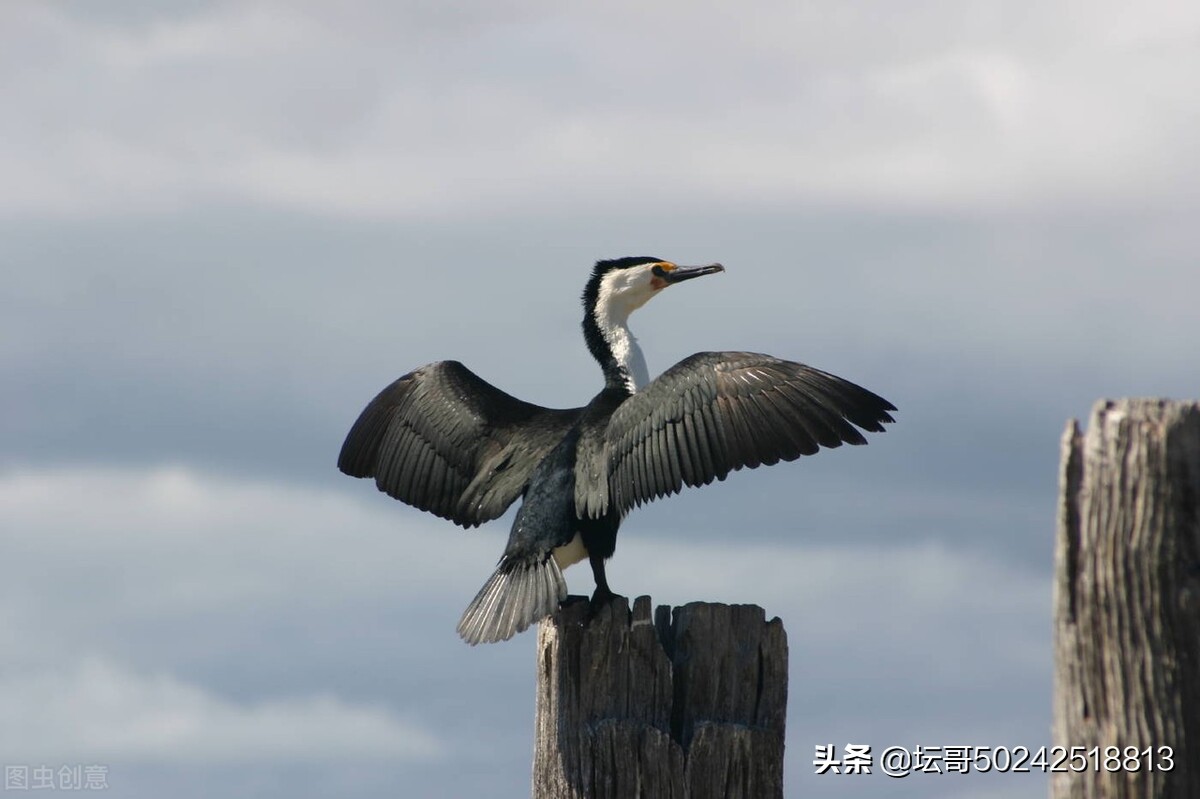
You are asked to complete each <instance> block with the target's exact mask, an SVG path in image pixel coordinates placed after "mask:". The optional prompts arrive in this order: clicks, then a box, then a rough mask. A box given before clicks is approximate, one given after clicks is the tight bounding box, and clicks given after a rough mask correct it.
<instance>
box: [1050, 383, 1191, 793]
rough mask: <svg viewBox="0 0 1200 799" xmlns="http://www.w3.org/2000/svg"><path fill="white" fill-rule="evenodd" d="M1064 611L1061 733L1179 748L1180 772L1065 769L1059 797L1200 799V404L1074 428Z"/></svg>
mask: <svg viewBox="0 0 1200 799" xmlns="http://www.w3.org/2000/svg"><path fill="white" fill-rule="evenodd" d="M1054 617H1055V621H1054V625H1055V679H1054V697H1055V699H1054V743H1055V745H1057V746H1066V747H1071V746H1082V747H1087V748H1091V747H1093V746H1098V747H1100V753H1101V755H1100V756H1101V758H1103V756H1104V754H1103V753H1104V748H1105V747H1108V746H1117V747H1121V748H1122V749H1124V748H1125V747H1127V746H1133V747H1137V748H1138V749H1139V750H1140V749H1144V748H1145V747H1148V746H1150V747H1155V748H1157V747H1159V746H1170V747H1172V748H1173V749H1174V755H1173V758H1172V760H1173V761H1174V768H1173V769H1172V770H1171V771H1159V770H1153V771H1151V770H1147V769H1146V767H1145V760H1144V759H1143V761H1142V767H1141V768H1140V769H1139V770H1138V771H1136V772H1130V771H1116V772H1107V771H1105V770H1104V768H1103V761H1101V769H1100V770H1099V771H1098V772H1097V771H1096V770H1095V769H1094V768H1093V767H1092V766H1091V765H1090V764H1089V767H1088V769H1087V770H1086V771H1084V772H1082V773H1068V774H1055V775H1054V777H1053V782H1052V786H1051V795H1052V796H1053V797H1054V799H1067V798H1068V797H1070V799H1083V798H1084V797H1086V798H1087V799H1115V798H1117V797H1121V798H1122V799H1124V798H1125V797H1128V798H1129V799H1143V797H1155V799H1182V797H1196V798H1197V799H1200V403H1197V402H1169V401H1165V400H1119V401H1114V402H1100V403H1097V404H1096V406H1095V408H1094V409H1093V410H1092V418H1091V420H1090V422H1089V426H1088V430H1087V433H1086V434H1081V433H1080V431H1079V426H1078V425H1077V424H1076V423H1075V422H1074V421H1072V422H1071V423H1070V424H1069V425H1068V426H1067V430H1066V433H1065V434H1064V436H1063V446H1062V467H1061V473H1060V500H1059V511H1058V538H1057V542H1056V546H1055V590H1054ZM1122 754H1123V753H1122ZM1156 757H1157V755H1156ZM1156 765H1157V764H1156Z"/></svg>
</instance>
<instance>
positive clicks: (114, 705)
mask: <svg viewBox="0 0 1200 799" xmlns="http://www.w3.org/2000/svg"><path fill="white" fill-rule="evenodd" d="M0 715H2V716H3V717H4V718H5V719H7V723H6V724H5V725H4V726H3V727H2V728H0V751H3V752H4V753H5V757H6V758H8V761H9V762H14V761H25V762H67V761H75V762H82V761H91V762H96V761H100V762H112V761H113V760H117V759H124V760H126V761H128V760H135V761H146V760H155V761H160V762H161V761H168V762H179V761H190V762H206V763H222V762H230V761H241V762H258V763H262V762H264V761H278V760H304V761H313V760H317V761H323V760H341V759H346V758H397V759H401V760H428V759H431V758H438V757H440V756H441V755H442V754H443V752H444V746H443V744H442V743H441V742H440V741H438V740H437V739H436V738H435V737H434V735H433V734H431V733H430V732H428V731H427V730H425V729H422V728H421V727H419V726H417V725H414V724H411V723H409V722H406V721H404V720H402V719H398V718H396V717H395V715H393V714H392V713H391V712H389V711H387V710H385V709H383V708H380V707H372V706H368V705H361V704H357V705H356V704H350V703H347V702H344V701H341V700H339V699H337V698H335V697H332V696H328V695H318V696H304V697H291V698H286V699H279V700H268V701H259V702H250V703H238V702H234V701H231V700H229V699H224V698H221V697H219V696H215V695H213V694H212V693H210V692H208V691H206V690H204V689H202V688H201V687H199V686H196V685H193V684H189V683H187V682H184V681H182V680H180V679H178V678H176V677H173V676H171V675H170V674H165V673H160V674H149V675H148V674H139V673H135V672H133V671H131V670H129V669H127V668H122V667H120V666H118V665H117V664H115V663H113V662H111V661H109V660H107V659H105V658H102V657H85V658H83V659H81V660H80V661H78V662H77V663H75V664H73V665H72V666H71V667H68V668H62V667H56V668H53V669H47V670H41V671H38V672H26V673H18V674H12V673H10V674H6V675H4V676H3V677H0Z"/></svg>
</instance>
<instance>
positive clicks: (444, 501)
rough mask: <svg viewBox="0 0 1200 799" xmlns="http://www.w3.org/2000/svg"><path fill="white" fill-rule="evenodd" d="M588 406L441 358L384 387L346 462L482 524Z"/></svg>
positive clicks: (395, 491) (403, 494) (406, 494)
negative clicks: (504, 387)
mask: <svg viewBox="0 0 1200 799" xmlns="http://www.w3.org/2000/svg"><path fill="white" fill-rule="evenodd" d="M581 411H582V409H580V408H574V409H570V410H556V409H551V408H543V407H540V406H538V405H533V404H531V403H528V402H523V401H521V400H519V399H516V398H515V397H512V396H510V395H508V394H506V393H504V392H503V391H501V390H500V389H498V388H496V387H495V386H493V385H491V384H490V383H488V382H487V381H485V380H483V379H482V378H481V377H479V376H478V375H476V374H475V373H474V372H472V371H471V370H470V369H468V368H467V367H465V366H463V365H462V364H461V363H458V362H457V361H438V362H437V363H431V364H428V365H426V366H422V367H421V368H420V369H416V370H414V371H412V372H409V373H408V374H406V375H404V376H403V377H401V378H399V379H398V380H396V381H395V382H393V383H392V384H391V385H389V386H388V387H387V388H385V389H384V390H383V391H381V392H379V395H378V396H376V397H375V399H373V400H372V401H371V403H370V404H369V405H367V407H366V408H365V409H364V410H363V412H362V414H360V415H359V417H358V421H356V422H355V423H354V426H353V427H352V428H351V429H350V432H349V434H348V435H347V436H346V441H345V443H344V444H342V451H341V454H340V455H339V456H338V468H339V469H341V470H342V471H343V472H345V473H346V474H348V475H350V476H351V477H371V478H374V479H375V484H376V485H377V486H378V488H379V490H380V491H383V492H385V493H387V494H388V495H389V496H392V497H395V498H396V499H399V500H401V501H402V502H406V503H408V504H409V505H412V506H414V507H416V508H420V509H421V510H425V511H429V512H430V513H434V514H436V515H438V516H441V517H442V518H444V519H449V520H451V521H453V522H454V523H455V524H459V525H462V526H463V527H473V526H475V525H478V524H482V523H484V522H486V521H489V520H491V519H494V518H496V517H497V516H499V515H500V514H502V513H504V511H505V509H506V508H507V507H508V506H509V505H511V504H512V502H513V500H515V499H516V498H517V497H518V496H519V495H520V494H521V492H522V491H523V490H524V489H525V486H526V484H527V483H528V482H529V477H530V475H531V474H532V473H533V469H534V467H535V466H537V464H538V462H539V461H540V460H541V459H542V457H544V456H545V454H546V453H547V452H549V451H550V449H551V448H552V447H553V446H554V445H555V444H556V443H558V441H559V440H561V439H562V437H563V436H564V435H566V433H567V431H568V430H569V429H570V428H571V426H572V425H573V424H574V423H575V421H576V420H577V419H578V418H579V414H580V412H581Z"/></svg>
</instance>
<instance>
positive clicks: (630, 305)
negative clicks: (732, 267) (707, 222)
mask: <svg viewBox="0 0 1200 799" xmlns="http://www.w3.org/2000/svg"><path fill="white" fill-rule="evenodd" d="M724 271H725V267H723V266H721V265H720V264H708V265H707V266H679V265H678V264H673V263H671V262H670V261H664V260H662V259H661V258H653V257H651V256H646V255H640V256H634V257H631V258H616V259H614V260H611V261H598V262H597V263H596V267H595V269H593V270H592V277H591V280H589V281H588V284H587V287H586V288H585V289H584V291H583V304H584V306H585V307H586V309H587V311H588V314H589V315H591V316H596V317H599V318H602V319H608V320H611V321H613V322H618V323H623V322H624V321H625V320H627V319H628V318H629V314H631V313H633V312H634V311H636V310H637V309H638V308H641V307H642V306H643V305H645V304H646V302H647V301H649V300H650V298H651V297H653V296H655V295H656V294H658V293H659V292H660V291H662V290H663V289H665V288H666V287H667V286H671V285H674V284H675V283H682V282H683V281H685V280H691V279H692V278H694V277H700V276H702V275H711V274H713V273H715V272H724Z"/></svg>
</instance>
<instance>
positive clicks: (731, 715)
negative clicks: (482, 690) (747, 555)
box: [533, 596, 787, 799]
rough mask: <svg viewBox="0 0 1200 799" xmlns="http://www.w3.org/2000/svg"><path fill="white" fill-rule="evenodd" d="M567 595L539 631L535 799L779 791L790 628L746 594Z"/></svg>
mask: <svg viewBox="0 0 1200 799" xmlns="http://www.w3.org/2000/svg"><path fill="white" fill-rule="evenodd" d="M588 607H589V603H588V602H587V600H586V599H584V598H582V597H571V598H569V599H568V600H567V601H566V602H565V603H563V606H562V607H561V608H560V609H559V611H558V612H557V613H555V614H554V616H552V617H551V618H550V619H548V620H546V621H544V622H542V625H541V628H540V630H539V632H538V654H537V658H538V661H537V667H538V675H537V676H538V686H537V714H536V720H535V734H536V740H535V741H534V760H533V796H534V798H535V799H667V797H670V798H671V799H718V797H719V798H720V799H771V798H772V797H782V796H783V733H784V719H785V715H786V707H787V634H786V633H785V632H784V629H783V623H782V622H781V621H779V619H772V620H771V621H767V620H766V616H765V614H764V612H763V610H762V608H760V607H757V606H755V605H719V604H713V603H708V602H693V603H691V604H688V605H684V606H683V607H679V608H675V609H674V611H673V612H672V609H671V608H668V607H667V606H665V605H664V606H660V607H659V608H658V609H657V611H656V612H655V613H654V615H653V616H651V604H650V597H648V596H642V597H638V598H637V599H636V600H635V601H634V606H633V611H632V612H630V610H629V602H628V600H627V599H625V598H624V597H617V598H616V599H614V600H613V601H612V602H611V603H609V604H607V605H606V606H604V607H603V608H602V609H601V610H600V611H599V613H597V614H596V615H595V617H594V618H589V609H588Z"/></svg>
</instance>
